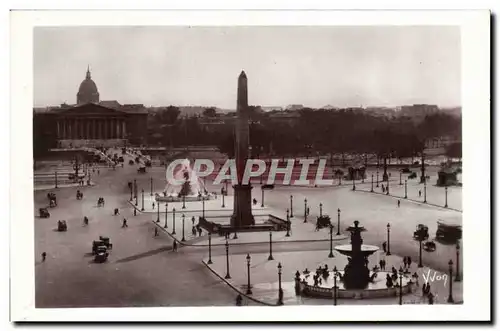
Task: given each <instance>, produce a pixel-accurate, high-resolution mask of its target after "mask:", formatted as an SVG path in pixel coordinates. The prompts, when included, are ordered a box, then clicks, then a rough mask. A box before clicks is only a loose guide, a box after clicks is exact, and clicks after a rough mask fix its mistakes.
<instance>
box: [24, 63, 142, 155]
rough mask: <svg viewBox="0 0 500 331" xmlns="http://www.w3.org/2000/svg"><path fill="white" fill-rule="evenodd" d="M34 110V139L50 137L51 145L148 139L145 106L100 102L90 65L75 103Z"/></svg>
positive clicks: (136, 142) (135, 142)
mask: <svg viewBox="0 0 500 331" xmlns="http://www.w3.org/2000/svg"><path fill="white" fill-rule="evenodd" d="M33 113H34V116H33V120H34V123H33V132H34V139H35V141H40V140H42V139H45V140H48V141H49V142H48V143H47V145H48V147H49V148H55V147H62V148H66V147H70V148H73V147H82V146H87V147H90V146H123V145H126V144H132V145H142V144H146V141H147V117H148V113H147V111H146V108H145V107H144V105H142V104H124V105H122V104H120V103H119V102H118V101H116V100H109V101H100V99H99V91H98V90H97V85H96V83H95V82H94V81H93V80H92V77H91V75H90V69H89V68H88V67H87V73H86V75H85V79H84V80H83V81H82V82H81V84H80V87H79V89H78V93H77V94H76V104H75V105H68V104H66V103H64V104H62V105H60V106H59V107H47V108H34V109H33ZM35 133H36V134H35ZM47 137H49V138H50V139H49V138H47Z"/></svg>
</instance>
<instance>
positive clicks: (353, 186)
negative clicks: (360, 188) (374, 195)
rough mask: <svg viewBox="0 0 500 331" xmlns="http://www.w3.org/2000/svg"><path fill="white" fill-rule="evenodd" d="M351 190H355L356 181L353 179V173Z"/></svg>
mask: <svg viewBox="0 0 500 331" xmlns="http://www.w3.org/2000/svg"><path fill="white" fill-rule="evenodd" d="M352 190H353V191H356V182H355V181H354V175H353V176H352Z"/></svg>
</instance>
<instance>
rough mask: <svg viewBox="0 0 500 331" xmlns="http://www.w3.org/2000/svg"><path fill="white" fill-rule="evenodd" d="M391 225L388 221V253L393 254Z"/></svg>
mask: <svg viewBox="0 0 500 331" xmlns="http://www.w3.org/2000/svg"><path fill="white" fill-rule="evenodd" d="M390 233H391V225H390V224H389V223H387V253H386V255H391V235H390Z"/></svg>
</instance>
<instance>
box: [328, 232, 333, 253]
mask: <svg viewBox="0 0 500 331" xmlns="http://www.w3.org/2000/svg"><path fill="white" fill-rule="evenodd" d="M328 257H329V258H332V257H333V225H332V224H330V254H328Z"/></svg>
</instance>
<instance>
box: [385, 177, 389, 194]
mask: <svg viewBox="0 0 500 331" xmlns="http://www.w3.org/2000/svg"><path fill="white" fill-rule="evenodd" d="M385 194H386V195H389V179H387V189H386V190H385Z"/></svg>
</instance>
